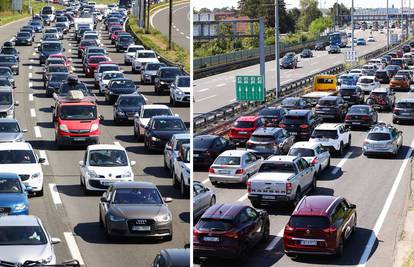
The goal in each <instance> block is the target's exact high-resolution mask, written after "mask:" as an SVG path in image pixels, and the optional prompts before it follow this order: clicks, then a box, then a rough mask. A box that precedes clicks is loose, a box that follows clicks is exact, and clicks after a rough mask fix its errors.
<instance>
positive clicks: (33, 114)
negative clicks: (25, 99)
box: [30, 108, 36, 118]
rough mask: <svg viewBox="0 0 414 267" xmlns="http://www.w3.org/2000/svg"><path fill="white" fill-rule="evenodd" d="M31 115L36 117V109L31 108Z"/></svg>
mask: <svg viewBox="0 0 414 267" xmlns="http://www.w3.org/2000/svg"><path fill="white" fill-rule="evenodd" d="M30 117H32V118H34V117H36V110H35V109H34V108H31V109H30Z"/></svg>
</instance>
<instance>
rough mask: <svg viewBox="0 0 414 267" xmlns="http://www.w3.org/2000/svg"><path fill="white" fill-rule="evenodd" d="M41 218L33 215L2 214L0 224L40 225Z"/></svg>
mask: <svg viewBox="0 0 414 267" xmlns="http://www.w3.org/2000/svg"><path fill="white" fill-rule="evenodd" d="M39 224H40V219H39V218H38V217H37V216H33V215H19V216H0V226H39Z"/></svg>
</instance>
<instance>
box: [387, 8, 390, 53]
mask: <svg viewBox="0 0 414 267" xmlns="http://www.w3.org/2000/svg"><path fill="white" fill-rule="evenodd" d="M389 47H390V13H389V10H388V0H387V49H389Z"/></svg>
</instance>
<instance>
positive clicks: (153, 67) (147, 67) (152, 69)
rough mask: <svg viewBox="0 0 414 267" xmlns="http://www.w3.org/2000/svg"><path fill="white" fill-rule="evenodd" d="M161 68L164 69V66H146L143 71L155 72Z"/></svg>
mask: <svg viewBox="0 0 414 267" xmlns="http://www.w3.org/2000/svg"><path fill="white" fill-rule="evenodd" d="M161 67H165V65H164V64H147V66H146V67H145V69H146V70H149V71H156V70H158V69H159V68H161Z"/></svg>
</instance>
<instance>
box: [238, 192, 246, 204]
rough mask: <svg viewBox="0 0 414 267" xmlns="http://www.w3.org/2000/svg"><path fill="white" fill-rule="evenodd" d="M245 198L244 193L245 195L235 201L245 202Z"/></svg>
mask: <svg viewBox="0 0 414 267" xmlns="http://www.w3.org/2000/svg"><path fill="white" fill-rule="evenodd" d="M247 196H248V194H247V193H246V194H244V195H243V196H242V197H241V198H239V199H238V200H237V201H238V202H242V201H245V200H246V199H247Z"/></svg>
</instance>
